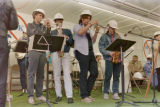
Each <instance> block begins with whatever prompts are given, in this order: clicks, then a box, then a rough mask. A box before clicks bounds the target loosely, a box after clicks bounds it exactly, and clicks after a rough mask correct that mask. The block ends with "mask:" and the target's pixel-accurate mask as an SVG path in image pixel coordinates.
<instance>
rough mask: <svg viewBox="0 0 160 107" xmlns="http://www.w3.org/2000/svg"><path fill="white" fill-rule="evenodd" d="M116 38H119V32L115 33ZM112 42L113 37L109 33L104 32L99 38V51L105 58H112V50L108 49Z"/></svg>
mask: <svg viewBox="0 0 160 107" xmlns="http://www.w3.org/2000/svg"><path fill="white" fill-rule="evenodd" d="M113 38H114V40H116V39H117V38H118V36H117V34H116V33H115V34H114V37H113ZM111 43H112V37H111V36H110V34H109V33H105V34H102V36H101V38H100V40H99V51H100V52H101V53H102V55H103V58H104V60H110V61H111V60H112V57H111V56H110V52H111V51H107V50H106V48H107V47H108V46H109V45H110V44H111Z"/></svg>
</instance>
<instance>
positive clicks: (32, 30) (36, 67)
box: [27, 9, 51, 104]
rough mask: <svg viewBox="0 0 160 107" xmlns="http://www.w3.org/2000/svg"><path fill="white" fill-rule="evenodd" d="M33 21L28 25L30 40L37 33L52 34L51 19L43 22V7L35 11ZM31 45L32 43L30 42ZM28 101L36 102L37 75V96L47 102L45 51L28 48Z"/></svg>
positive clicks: (30, 102)
mask: <svg viewBox="0 0 160 107" xmlns="http://www.w3.org/2000/svg"><path fill="white" fill-rule="evenodd" d="M32 15H33V22H32V23H29V24H28V26H27V35H28V37H29V41H30V39H31V37H32V36H36V35H44V36H48V35H50V29H51V27H50V23H49V20H45V23H44V25H43V24H42V23H41V21H42V19H44V18H45V12H44V10H43V9H36V10H34V11H33V14H32ZM29 43H30V42H29ZM29 45H30V44H29ZM28 60H29V66H28V103H29V104H34V103H35V102H34V99H33V98H34V94H33V91H34V79H35V75H36V97H37V100H38V101H42V102H46V98H45V97H44V96H43V95H42V89H43V79H44V65H45V63H46V55H45V52H41V51H37V50H28Z"/></svg>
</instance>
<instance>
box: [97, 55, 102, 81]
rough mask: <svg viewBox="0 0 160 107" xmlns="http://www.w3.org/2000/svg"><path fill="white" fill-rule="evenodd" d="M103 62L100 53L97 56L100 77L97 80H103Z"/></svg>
mask: <svg viewBox="0 0 160 107" xmlns="http://www.w3.org/2000/svg"><path fill="white" fill-rule="evenodd" d="M101 60H102V56H101V54H100V53H97V54H96V61H97V66H98V77H97V79H103V70H102V67H101Z"/></svg>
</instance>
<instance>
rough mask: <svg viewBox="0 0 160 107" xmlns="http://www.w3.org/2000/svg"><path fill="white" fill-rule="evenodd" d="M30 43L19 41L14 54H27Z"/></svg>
mask: <svg viewBox="0 0 160 107" xmlns="http://www.w3.org/2000/svg"><path fill="white" fill-rule="evenodd" d="M27 47H28V43H27V40H17V41H16V46H15V48H14V49H13V51H14V52H20V53H26V52H27Z"/></svg>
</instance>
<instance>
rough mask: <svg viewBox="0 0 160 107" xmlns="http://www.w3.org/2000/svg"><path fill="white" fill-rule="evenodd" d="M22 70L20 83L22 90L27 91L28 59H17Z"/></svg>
mask: <svg viewBox="0 0 160 107" xmlns="http://www.w3.org/2000/svg"><path fill="white" fill-rule="evenodd" d="M17 62H18V65H19V68H20V81H21V86H22V89H26V71H27V66H26V65H27V58H26V57H24V58H23V59H17Z"/></svg>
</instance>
